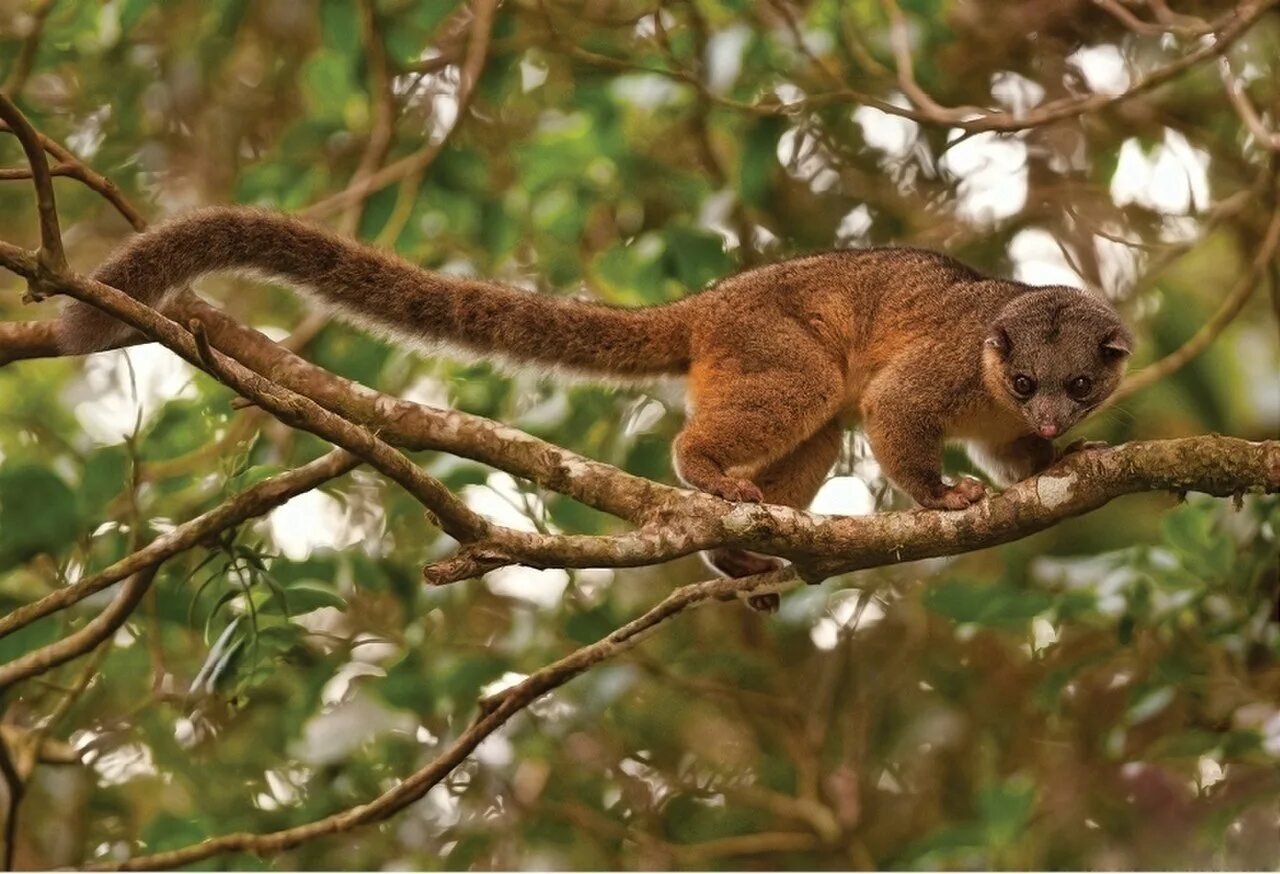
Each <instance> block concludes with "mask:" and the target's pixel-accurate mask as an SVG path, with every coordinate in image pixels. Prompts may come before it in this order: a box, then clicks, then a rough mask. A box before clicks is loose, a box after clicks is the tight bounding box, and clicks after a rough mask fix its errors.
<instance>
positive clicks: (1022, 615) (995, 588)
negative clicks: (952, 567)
mask: <svg viewBox="0 0 1280 874" xmlns="http://www.w3.org/2000/svg"><path fill="white" fill-rule="evenodd" d="M1052 604H1053V598H1052V597H1051V596H1050V595H1048V594H1045V593H1044V592H1040V591H1036V590H1034V589H1018V588H1013V587H1012V586H1008V585H1004V584H994V585H984V584H982V583H976V582H971V581H968V580H959V579H956V580H946V581H944V582H941V583H938V584H937V585H935V586H934V587H933V588H931V589H929V591H928V592H927V593H926V594H925V606H927V607H928V608H929V609H930V610H932V611H933V612H934V613H937V614H939V615H941V616H945V617H947V618H948V619H951V620H952V621H954V622H963V623H973V624H975V625H982V626H986V627H989V628H1006V629H1012V628H1021V627H1024V626H1025V625H1026V623H1028V622H1030V621H1031V619H1032V618H1034V617H1035V616H1038V615H1039V614H1041V613H1043V612H1044V611H1045V610H1047V609H1049V607H1050V606H1052Z"/></svg>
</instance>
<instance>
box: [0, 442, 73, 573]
mask: <svg viewBox="0 0 1280 874" xmlns="http://www.w3.org/2000/svg"><path fill="white" fill-rule="evenodd" d="M79 530H80V512H79V508H78V507H77V506H76V497H75V493H73V492H72V491H71V489H70V487H69V486H68V485H67V484H66V483H65V482H63V481H62V478H61V477H59V476H58V475H57V474H55V473H54V472H53V471H52V470H49V469H48V468H46V467H40V466H38V465H34V464H23V463H15V464H8V463H6V464H4V465H0V571H4V570H8V569H9V568H11V567H13V566H14V565H16V564H21V563H23V562H25V561H27V560H28V559H31V558H33V557H34V556H36V555H39V554H40V553H49V554H50V555H58V554H60V553H61V552H62V551H63V550H64V549H66V548H67V547H68V546H70V545H71V544H72V543H73V542H74V541H75V539H76V536H77V534H78V533H79Z"/></svg>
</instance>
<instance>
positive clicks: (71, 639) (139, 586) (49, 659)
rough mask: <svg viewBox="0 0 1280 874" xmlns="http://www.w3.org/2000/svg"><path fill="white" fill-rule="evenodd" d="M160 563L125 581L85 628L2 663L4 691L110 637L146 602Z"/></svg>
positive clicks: (0, 682)
mask: <svg viewBox="0 0 1280 874" xmlns="http://www.w3.org/2000/svg"><path fill="white" fill-rule="evenodd" d="M157 570H159V564H155V565H152V566H150V567H148V568H146V569H145V570H142V571H139V572H138V573H136V574H134V575H133V576H131V577H129V579H127V580H125V583H124V585H123V586H121V587H120V591H119V592H118V593H117V594H116V596H115V598H113V599H112V601H111V603H110V604H108V605H107V607H106V609H104V610H103V611H102V612H101V613H99V614H98V615H97V616H95V617H93V618H92V619H90V620H89V621H88V622H87V623H85V625H84V627H83V628H81V629H79V630H78V631H75V632H73V633H71V634H68V635H67V636H66V637H63V638H60V639H58V640H56V641H54V642H53V643H50V644H47V645H46V646H42V647H40V648H39V649H36V650H32V651H31V652H29V653H27V654H26V655H23V656H21V657H19V658H16V659H14V660H13V661H11V662H7V663H5V664H3V665H0V692H3V691H4V690H5V689H7V688H9V687H10V686H12V685H13V684H14V683H17V682H20V681H22V680H26V679H28V678H30V677H34V676H36V675H38V674H43V673H44V672H46V671H49V670H52V669H53V668H56V667H58V666H59V665H63V664H66V663H67V662H69V661H71V660H72V659H76V658H79V657H80V656H82V655H84V654H85V653H87V652H89V651H90V650H92V649H93V648H94V647H96V646H97V645H98V644H100V643H102V642H103V641H105V640H107V639H108V638H110V637H111V636H112V635H113V634H115V633H116V631H117V630H119V628H120V626H122V625H124V624H125V622H126V621H128V619H129V616H130V615H131V614H132V613H133V611H134V609H135V608H136V607H137V606H138V604H139V603H141V601H142V596H143V595H145V594H146V593H147V590H148V589H149V588H151V581H152V580H154V579H155V575H156V571H157Z"/></svg>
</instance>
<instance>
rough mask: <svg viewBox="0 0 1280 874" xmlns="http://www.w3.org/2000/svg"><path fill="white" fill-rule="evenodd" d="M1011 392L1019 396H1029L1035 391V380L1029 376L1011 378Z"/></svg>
mask: <svg viewBox="0 0 1280 874" xmlns="http://www.w3.org/2000/svg"><path fill="white" fill-rule="evenodd" d="M1013 393H1014V394H1016V395H1017V396H1018V397H1020V398H1029V397H1031V396H1032V395H1033V394H1035V393H1036V381H1035V380H1034V379H1032V378H1031V377H1029V376H1015V377H1014V378H1013Z"/></svg>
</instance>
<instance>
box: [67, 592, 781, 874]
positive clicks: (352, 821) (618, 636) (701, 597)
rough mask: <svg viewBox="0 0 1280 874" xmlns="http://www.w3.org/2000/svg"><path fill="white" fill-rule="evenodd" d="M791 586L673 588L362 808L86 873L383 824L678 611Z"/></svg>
mask: <svg viewBox="0 0 1280 874" xmlns="http://www.w3.org/2000/svg"><path fill="white" fill-rule="evenodd" d="M795 582H796V581H795V579H794V575H793V574H791V573H790V572H789V571H786V570H783V571H773V572H771V573H768V574H759V575H757V576H754V577H745V578H743V579H739V580H731V579H717V580H708V581H705V582H701V583H693V584H691V585H687V586H682V587H681V588H679V589H676V590H675V591H674V592H672V593H671V594H670V595H668V596H667V597H666V598H665V599H663V600H662V601H661V602H660V603H658V604H657V605H656V606H654V607H653V608H651V609H650V610H648V611H647V612H645V613H644V614H642V615H641V616H639V617H638V618H636V619H633V620H632V621H631V622H628V623H627V624H626V625H623V626H622V627H621V628H619V629H617V630H616V631H613V632H611V633H610V634H608V635H606V636H605V637H602V638H601V639H599V640H597V641H596V642H595V643H592V644H589V645H587V646H584V647H582V648H580V649H577V650H575V651H574V652H572V653H570V654H569V655H567V656H565V657H564V658H562V659H559V660H558V661H555V662H552V663H551V664H549V665H547V666H546V667H544V668H542V669H540V670H538V671H536V672H534V673H533V674H530V675H529V676H528V677H526V678H525V679H524V680H523V681H522V682H520V683H518V684H516V685H515V686H512V687H510V688H508V689H505V690H503V691H502V692H499V693H497V694H496V695H493V696H491V697H489V698H485V699H482V700H481V701H480V709H479V713H478V715H477V718H476V720H475V721H474V722H472V723H471V725H470V726H469V727H468V728H467V729H466V730H465V731H464V732H463V733H462V734H461V735H459V736H458V738H457V739H456V740H455V741H454V742H453V743H452V744H451V745H450V746H449V748H448V749H447V750H445V751H444V752H443V753H441V754H440V755H439V756H437V757H436V758H435V759H433V760H432V761H431V762H429V763H427V764H426V765H424V766H423V767H422V768H420V769H418V770H417V771H415V772H414V773H412V774H410V775H409V776H408V777H406V778H405V779H404V780H402V781H400V782H399V783H397V784H396V785H395V786H394V787H393V788H392V789H390V790H388V791H386V792H384V793H382V794H381V795H379V796H377V797H376V798H374V799H372V800H370V801H368V802H367V803H365V804H361V805H358V806H356V807H353V808H350V809H348V810H344V811H342V812H340V813H336V814H333V815H331V816H327V817H324V818H323V819H319V820H316V821H314V822H311V823H307V824H306V825H302V826H297V827H295V828H289V829H282V830H281V831H276V832H268V833H266V834H254V833H251V832H238V833H235V834H228V835H223V836H221V837H216V838H210V839H208V840H205V841H202V842H201V843H199V844H193V845H191V846H188V847H182V848H180V849H177V850H170V851H168V852H162V853H154V854H151V855H146V856H136V857H134V858H132V859H129V860H126V861H124V862H109V863H102V864H96V865H89V866H86V870H105V871H148V870H158V869H160V870H163V869H170V868H177V867H180V866H184V865H190V864H192V863H193V862H198V861H200V860H202V859H209V858H213V857H215V856H220V855H223V854H226V853H234V852H248V853H253V854H255V855H258V856H262V857H266V856H273V855H276V854H277V853H281V852H284V851H285V850H288V849H291V848H293V847H296V846H299V845H300V844H303V843H305V842H307V841H310V840H314V839H315V838H318V837H321V836H323V835H331V834H339V833H342V832H348V831H351V830H353V829H356V828H359V827H360V826H364V825H368V824H370V823H374V822H380V821H382V820H385V819H387V818H388V817H390V816H393V815H394V814H396V813H398V812H399V811H401V810H403V809H404V808H405V807H407V806H409V805H410V804H412V803H413V802H415V801H417V800H418V799H420V798H422V797H423V796H424V795H425V794H426V793H427V792H428V791H429V790H430V789H431V787H433V786H435V785H436V784H437V783H439V782H440V781H441V780H443V779H444V778H445V777H447V776H448V775H449V774H450V773H451V772H452V771H453V770H454V769H455V768H456V767H458V765H460V764H462V762H463V761H465V760H466V758H467V756H469V755H470V754H471V753H472V751H473V750H475V748H476V747H477V746H479V745H480V742H481V741H483V740H484V739H485V738H486V737H488V736H489V735H490V734H492V733H493V732H494V731H496V730H497V729H499V728H501V727H502V726H503V725H505V724H506V723H507V722H508V721H509V720H510V719H511V718H512V717H513V716H515V715H516V714H517V713H519V712H520V711H522V710H524V709H525V708H526V707H528V706H529V705H530V704H532V703H533V702H534V701H536V700H538V699H539V698H541V697H542V696H543V695H545V694H546V693H548V692H550V691H552V690H553V689H556V688H559V687H560V686H563V685H564V684H565V683H567V682H569V681H570V680H572V679H573V678H574V677H577V676H578V675H579V674H582V673H583V672H584V671H586V670H588V669H589V668H591V667H594V666H595V665H597V664H600V663H601V662H604V661H606V660H608V659H611V658H614V657H616V656H618V655H620V654H621V653H624V652H626V651H628V650H630V649H631V648H633V647H634V646H635V645H636V644H638V643H640V642H641V641H642V640H644V639H645V638H647V637H649V635H651V634H653V633H654V632H655V631H656V630H657V629H658V628H659V627H660V626H661V625H662V623H664V622H666V621H667V620H669V619H671V618H672V617H674V616H676V615H678V614H680V613H682V612H684V611H685V610H688V609H691V608H694V607H699V606H701V605H703V604H706V603H709V602H710V603H714V602H716V601H717V600H719V599H720V598H721V597H723V596H734V595H740V594H743V593H746V592H749V591H759V590H761V589H762V588H769V587H775V588H776V587H779V586H787V585H795Z"/></svg>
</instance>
